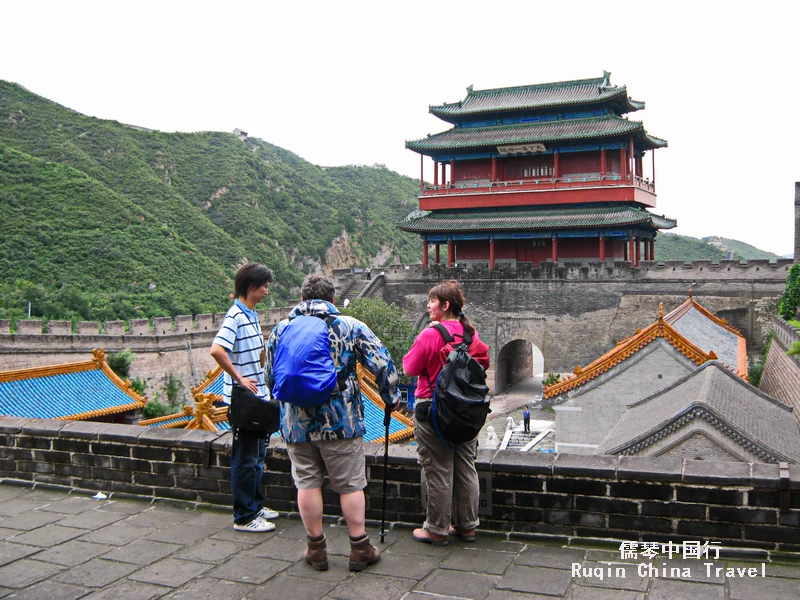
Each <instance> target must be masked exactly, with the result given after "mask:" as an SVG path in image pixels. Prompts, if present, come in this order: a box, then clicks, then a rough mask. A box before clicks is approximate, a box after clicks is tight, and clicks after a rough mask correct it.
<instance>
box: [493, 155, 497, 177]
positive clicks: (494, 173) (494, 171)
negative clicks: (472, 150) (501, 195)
mask: <svg viewBox="0 0 800 600" xmlns="http://www.w3.org/2000/svg"><path fill="white" fill-rule="evenodd" d="M492 181H497V157H496V156H493V157H492Z"/></svg>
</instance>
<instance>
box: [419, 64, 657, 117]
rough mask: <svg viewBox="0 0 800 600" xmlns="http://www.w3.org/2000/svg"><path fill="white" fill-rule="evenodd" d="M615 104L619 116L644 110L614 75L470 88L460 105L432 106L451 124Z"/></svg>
mask: <svg viewBox="0 0 800 600" xmlns="http://www.w3.org/2000/svg"><path fill="white" fill-rule="evenodd" d="M598 104H602V105H613V106H614V107H615V108H616V109H617V110H618V111H619V112H620V113H626V112H631V111H636V110H640V109H642V108H644V102H637V101H636V100H632V99H631V98H629V97H628V92H627V89H626V87H625V86H622V87H617V86H612V85H611V73H609V72H607V71H606V72H604V73H603V76H602V77H596V78H594V79H577V80H574V81H558V82H553V83H540V84H535V85H522V86H516V87H507V88H495V89H489V90H473V89H472V86H470V87H468V88H467V95H466V97H465V98H464V99H463V100H461V101H460V102H455V103H450V104H448V103H445V104H440V105H438V106H430V107H429V110H430V112H431V114H434V115H436V116H437V117H439V118H440V119H443V120H445V121H448V122H451V123H453V122H456V121H459V120H464V118H465V117H472V118H474V117H477V116H479V115H485V114H496V113H504V112H511V111H531V110H537V109H543V108H556V107H574V106H587V105H592V106H597V105H598Z"/></svg>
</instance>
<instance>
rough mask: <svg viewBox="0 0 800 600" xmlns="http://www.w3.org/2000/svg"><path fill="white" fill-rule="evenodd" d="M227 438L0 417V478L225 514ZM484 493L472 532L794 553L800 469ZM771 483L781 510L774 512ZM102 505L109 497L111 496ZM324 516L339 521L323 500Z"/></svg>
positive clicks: (609, 478) (532, 469)
mask: <svg viewBox="0 0 800 600" xmlns="http://www.w3.org/2000/svg"><path fill="white" fill-rule="evenodd" d="M230 441H231V435H230V433H225V434H218V433H209V432H200V431H184V430H163V429H149V428H143V427H138V426H133V425H114V424H104V423H90V422H67V421H52V420H35V419H18V418H10V417H0V479H2V480H11V481H19V480H22V481H27V482H34V483H38V484H50V485H60V486H67V487H70V488H77V489H83V490H98V491H103V492H105V493H111V494H118V495H125V494H132V495H135V496H142V497H147V498H169V499H173V500H179V501H185V502H189V503H212V504H223V505H224V504H229V503H230V481H229V468H228V467H229V466H230V458H229V454H228V452H229V444H230ZM366 455H367V478H368V486H367V489H366V493H367V517H368V518H369V519H373V520H378V519H380V518H381V506H382V502H381V492H382V489H383V484H382V479H383V476H384V467H383V448H382V447H381V446H380V445H378V444H368V445H367V448H366ZM477 467H478V471H479V472H482V473H484V474H486V481H487V486H488V488H490V491H491V504H490V506H487V507H486V509H487V511H488V512H490V514H486V515H484V516H483V517H482V518H481V528H482V529H487V530H493V531H500V532H510V533H512V534H526V535H530V534H533V535H542V536H556V537H557V538H566V537H572V536H581V537H594V538H614V539H618V540H625V541H634V540H639V541H658V542H667V541H673V542H678V541H683V540H698V539H701V540H702V539H706V540H710V541H719V542H721V543H722V544H723V545H727V546H747V547H758V548H766V549H779V550H787V551H800V467H797V466H796V465H792V466H791V467H790V477H789V479H788V480H785V481H784V482H782V481H781V478H780V474H779V469H778V466H777V465H768V464H750V463H729V462H710V461H681V460H679V459H654V458H637V457H610V456H579V455H569V454H560V455H553V454H544V453H530V454H528V453H521V452H508V451H488V450H480V451H479V455H478V462H477ZM386 476H387V479H388V494H387V502H386V518H387V520H388V521H389V523H403V524H416V525H419V524H420V523H422V521H423V518H424V514H423V510H422V499H421V496H420V494H421V491H420V489H421V488H420V470H419V465H418V464H417V461H416V451H415V449H414V448H413V447H410V446H393V447H391V448H390V457H389V467H388V470H387V471H386ZM782 483H783V484H784V485H785V486H787V487H788V488H790V490H789V495H790V496H789V503H790V508H789V509H788V510H787V511H786V512H781V510H780V506H781V495H780V494H781V492H780V488H781V485H782ZM264 484H265V486H266V493H267V497H268V498H269V504H270V506H271V507H276V508H277V509H279V510H282V511H292V512H296V511H297V504H296V491H295V489H294V487H293V485H292V479H291V474H290V464H289V461H288V459H287V457H286V453H285V449H284V448H283V447H282V445H280V444H277V445H276V447H275V448H273V449H272V450H271V452H270V455H269V458H268V461H267V473H266V474H265V477H264ZM112 497H113V496H112ZM323 499H324V503H325V513H326V514H329V515H340V514H341V512H340V509H339V506H338V498H337V496H336V495H335V494H333V493H332V492H330V491H324V493H323Z"/></svg>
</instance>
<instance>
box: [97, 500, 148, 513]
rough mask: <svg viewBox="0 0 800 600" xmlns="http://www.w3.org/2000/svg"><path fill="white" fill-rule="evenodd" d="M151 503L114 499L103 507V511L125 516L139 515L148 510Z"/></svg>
mask: <svg viewBox="0 0 800 600" xmlns="http://www.w3.org/2000/svg"><path fill="white" fill-rule="evenodd" d="M149 506H151V503H150V502H148V501H147V500H141V501H140V500H115V499H113V497H112V499H111V500H109V501H108V502H106V503H105V504H104V505H103V510H108V511H111V512H117V513H121V514H123V515H138V514H139V513H140V512H142V511H144V510H147V508H148V507H149Z"/></svg>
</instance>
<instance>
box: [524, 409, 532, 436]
mask: <svg viewBox="0 0 800 600" xmlns="http://www.w3.org/2000/svg"><path fill="white" fill-rule="evenodd" d="M522 423H523V425H524V428H525V433H530V432H531V411H529V410H528V405H527V404H526V405H525V410H523V411H522Z"/></svg>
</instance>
